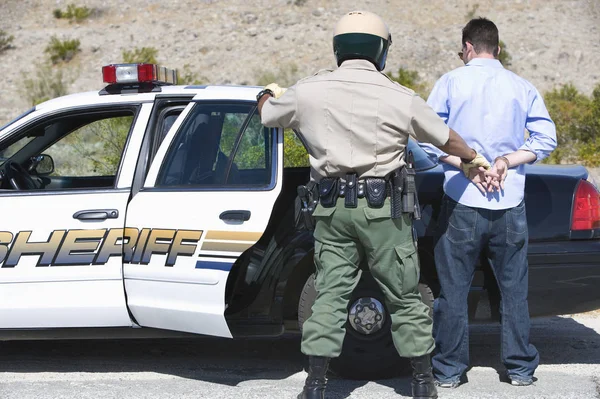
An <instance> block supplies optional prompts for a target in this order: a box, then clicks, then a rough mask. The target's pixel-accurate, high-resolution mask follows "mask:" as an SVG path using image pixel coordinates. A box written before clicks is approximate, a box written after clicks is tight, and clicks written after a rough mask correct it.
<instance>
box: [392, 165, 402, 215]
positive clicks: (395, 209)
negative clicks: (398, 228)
mask: <svg viewBox="0 0 600 399" xmlns="http://www.w3.org/2000/svg"><path fill="white" fill-rule="evenodd" d="M402 169H405V168H400V169H396V170H394V171H393V172H392V175H391V176H390V180H389V182H390V205H391V206H390V208H391V216H392V219H400V218H401V217H402V191H403V190H404V179H403V176H402Z"/></svg>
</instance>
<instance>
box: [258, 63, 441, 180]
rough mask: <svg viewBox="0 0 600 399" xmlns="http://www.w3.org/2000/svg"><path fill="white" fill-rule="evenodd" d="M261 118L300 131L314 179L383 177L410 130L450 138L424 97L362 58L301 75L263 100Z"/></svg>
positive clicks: (395, 163) (398, 159)
mask: <svg viewBox="0 0 600 399" xmlns="http://www.w3.org/2000/svg"><path fill="white" fill-rule="evenodd" d="M261 118H262V123H263V124H264V125H265V126H268V127H281V128H291V129H296V130H297V131H298V132H299V133H300V134H301V135H302V136H303V137H302V138H303V140H304V142H305V143H306V145H307V147H308V148H307V150H308V153H309V157H310V158H309V159H310V166H311V179H312V180H315V181H317V182H318V181H320V180H321V178H323V177H344V176H345V174H346V173H352V172H356V173H357V174H358V176H359V178H363V177H370V176H372V177H386V176H387V175H388V174H389V173H390V172H392V171H393V170H394V169H397V168H399V167H401V166H402V165H403V164H404V148H405V147H406V144H407V142H408V136H409V135H411V136H413V137H415V138H416V139H417V140H419V141H422V142H426V143H431V144H434V145H436V146H440V145H444V144H446V142H447V141H448V137H449V136H448V135H449V128H448V126H447V125H446V124H445V123H444V121H443V120H442V119H441V118H440V117H439V116H438V115H437V114H436V113H435V112H434V111H433V110H432V109H431V108H430V107H429V106H428V105H427V104H426V103H425V101H423V100H422V99H421V98H420V97H419V96H417V95H415V93H414V92H413V91H412V90H410V89H407V88H405V87H403V86H401V85H399V84H397V83H394V82H392V81H390V80H389V79H388V78H387V77H386V76H385V75H384V74H382V73H381V72H379V71H377V69H376V68H375V66H374V65H373V64H372V63H370V62H369V61H365V60H348V61H345V62H344V63H342V65H341V66H340V67H339V68H338V69H336V70H334V71H326V72H321V73H318V74H316V75H314V76H312V77H309V78H306V79H302V80H300V81H299V82H297V83H296V84H295V85H294V86H293V87H290V88H289V89H288V90H287V91H286V92H285V94H284V95H283V96H281V97H280V98H279V99H274V98H270V99H268V100H267V101H266V102H265V103H264V105H263V108H262V112H261Z"/></svg>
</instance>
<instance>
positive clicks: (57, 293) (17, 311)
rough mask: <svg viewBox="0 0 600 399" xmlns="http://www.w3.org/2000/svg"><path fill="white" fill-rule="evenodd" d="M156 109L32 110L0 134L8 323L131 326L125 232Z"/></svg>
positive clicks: (3, 300)
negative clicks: (150, 120)
mask: <svg viewBox="0 0 600 399" xmlns="http://www.w3.org/2000/svg"><path fill="white" fill-rule="evenodd" d="M151 109H152V104H151V103H149V104H144V105H139V104H138V105H134V104H128V105H116V104H115V105H111V106H107V107H103V106H98V105H96V106H93V107H83V106H80V107H78V108H69V110H68V111H66V112H58V113H56V112H53V113H48V114H47V115H46V116H45V115H41V114H38V113H34V114H32V115H31V121H30V122H29V123H25V124H21V125H20V126H18V127H15V128H11V127H9V128H8V129H11V130H8V129H7V130H5V131H4V132H1V133H0V171H1V172H2V176H3V178H2V180H1V182H0V184H1V185H0V213H1V220H2V223H1V224H0V328H10V329H20V328H50V327H99V326H130V325H131V324H132V322H131V319H130V317H129V314H128V312H127V307H126V304H125V294H124V290H123V281H122V235H123V228H124V226H125V212H126V209H127V202H128V200H129V196H130V193H131V183H132V180H133V171H134V169H135V163H136V160H137V155H138V151H139V147H140V143H141V140H142V137H143V134H144V129H145V126H146V123H147V120H148V117H149V115H150V111H151ZM134 120H136V123H135V125H134V124H133V121H134ZM41 154H44V155H43V156H40V155H41ZM34 163H36V164H37V166H36V167H35V168H34V170H35V171H37V172H38V173H35V172H32V171H31V170H30V168H32V167H33V165H34ZM52 169H53V172H52V173H49V172H50V171H51V170H52Z"/></svg>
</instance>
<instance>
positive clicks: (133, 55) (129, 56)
mask: <svg viewBox="0 0 600 399" xmlns="http://www.w3.org/2000/svg"><path fill="white" fill-rule="evenodd" d="M157 55H158V50H157V49H156V48H154V47H142V48H138V47H136V48H134V49H133V50H131V51H129V50H123V52H122V56H123V62H125V63H127V64H138V63H147V64H158V61H156V56H157Z"/></svg>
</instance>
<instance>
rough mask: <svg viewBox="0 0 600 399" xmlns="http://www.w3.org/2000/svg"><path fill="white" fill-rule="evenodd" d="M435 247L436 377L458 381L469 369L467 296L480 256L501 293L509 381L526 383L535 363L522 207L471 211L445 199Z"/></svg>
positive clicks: (434, 316)
mask: <svg viewBox="0 0 600 399" xmlns="http://www.w3.org/2000/svg"><path fill="white" fill-rule="evenodd" d="M436 239H437V240H436V244H435V263H436V269H437V274H438V277H439V281H440V285H441V292H440V296H439V298H437V299H436V300H435V303H434V307H433V335H434V338H435V343H436V349H435V352H434V356H433V359H432V365H433V371H434V375H435V378H436V379H437V380H438V381H440V382H458V381H459V380H460V378H461V376H462V375H463V374H464V373H465V371H466V370H467V368H468V366H469V325H468V316H467V296H468V293H469V289H470V287H471V282H472V280H473V275H474V273H475V266H476V264H477V262H478V260H479V259H480V256H482V254H483V255H484V256H487V258H488V261H489V262H490V265H491V267H492V270H493V272H494V275H495V276H496V280H497V281H498V286H499V288H500V294H501V303H500V312H501V322H502V337H501V356H502V363H504V365H505V367H506V370H507V373H508V376H509V377H510V378H511V379H517V380H527V379H531V378H532V376H533V373H534V371H535V369H536V368H537V366H538V364H539V354H538V351H537V349H536V348H535V347H534V346H533V345H531V344H530V343H529V328H530V324H529V309H528V305H527V292H528V265H527V242H528V232H527V218H526V216H525V204H524V202H521V204H520V205H518V206H516V207H514V208H511V209H505V210H490V209H481V208H470V207H468V206H465V205H461V204H459V203H457V202H456V201H454V200H452V199H451V198H449V197H447V196H444V200H443V204H442V209H441V212H440V218H439V226H438V234H437V237H436Z"/></svg>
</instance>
